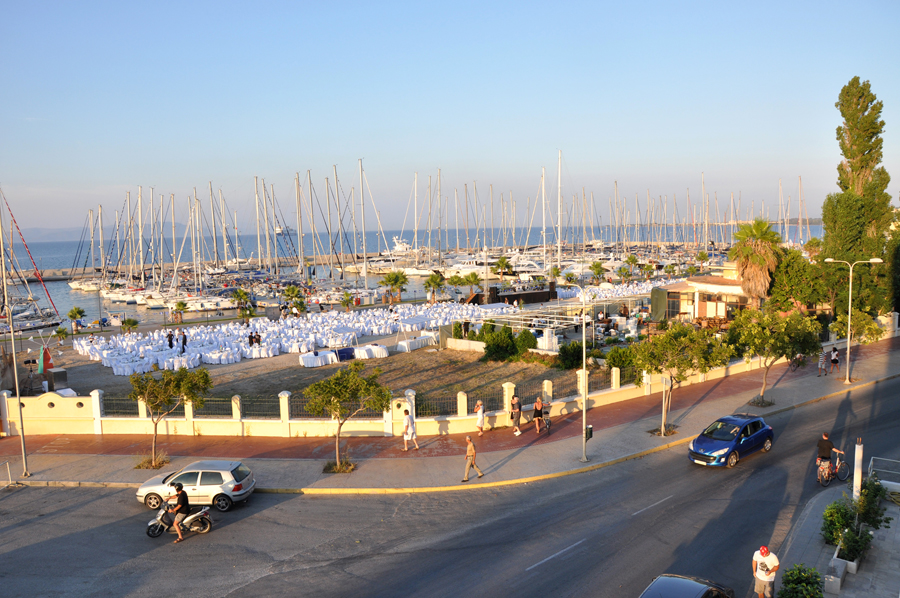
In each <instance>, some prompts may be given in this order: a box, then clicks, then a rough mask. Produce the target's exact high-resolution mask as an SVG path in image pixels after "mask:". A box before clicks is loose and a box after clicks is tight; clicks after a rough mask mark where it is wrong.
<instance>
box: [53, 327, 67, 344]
mask: <svg viewBox="0 0 900 598" xmlns="http://www.w3.org/2000/svg"><path fill="white" fill-rule="evenodd" d="M53 336H55V337H56V346H57V347H58V346H60V345H62V344H63V343H64V342H65V340H66V339H67V338H68V337H69V331H68V330H66V329H65V328H64V327H63V326H60V327H59V328H57V329H56V330H54V331H53Z"/></svg>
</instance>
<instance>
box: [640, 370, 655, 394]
mask: <svg viewBox="0 0 900 598" xmlns="http://www.w3.org/2000/svg"><path fill="white" fill-rule="evenodd" d="M641 376H642V378H641V379H642V380H643V381H644V396H647V395H651V394H653V390H652V389H651V387H652V386H653V385H652V384H651V382H652V380H653V377H652V376H651V375H650V374H648V373H647V372H641Z"/></svg>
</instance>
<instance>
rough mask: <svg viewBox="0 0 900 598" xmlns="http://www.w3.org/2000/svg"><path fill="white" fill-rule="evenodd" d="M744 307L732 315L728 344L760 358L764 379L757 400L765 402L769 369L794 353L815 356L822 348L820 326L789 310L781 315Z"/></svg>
mask: <svg viewBox="0 0 900 598" xmlns="http://www.w3.org/2000/svg"><path fill="white" fill-rule="evenodd" d="M767 307H768V309H765V310H762V311H760V310H756V309H745V310H742V311H740V312H738V313H737V315H735V317H734V320H733V321H732V322H731V327H730V328H729V331H728V336H729V343H730V344H731V346H732V347H734V348H735V350H736V351H737V353H738V354H740V355H744V356H745V357H746V356H752V355H758V356H759V357H760V359H761V360H762V367H763V379H762V388H761V389H760V391H759V400H760V402H763V401H765V396H766V387H767V386H768V379H769V370H770V369H771V368H772V366H773V365H775V362H776V361H778V360H779V359H782V358H784V359H793V358H794V357H795V356H796V355H814V354H815V353H816V352H817V351H818V350H819V349H820V348H821V347H820V345H819V332H820V331H821V330H822V326H821V325H820V324H819V323H818V322H817V321H816V320H815V319H814V318H810V317H807V316H804V315H803V314H801V313H800V312H798V311H792V312H790V313H789V314H787V315H786V316H782V315H781V314H780V313H778V311H777V310H776V309H775V308H774V306H772V307H769V306H768V305H767Z"/></svg>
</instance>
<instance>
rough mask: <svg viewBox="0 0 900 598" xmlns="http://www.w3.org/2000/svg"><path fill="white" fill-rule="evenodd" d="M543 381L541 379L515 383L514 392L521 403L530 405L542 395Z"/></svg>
mask: <svg viewBox="0 0 900 598" xmlns="http://www.w3.org/2000/svg"><path fill="white" fill-rule="evenodd" d="M543 392H544V383H543V381H541V380H535V381H528V382H521V383H519V384H516V394H517V395H519V402H520V403H521V404H522V405H531V404H533V403H534V400H535V399H536V398H538V397H540V396H542V395H543Z"/></svg>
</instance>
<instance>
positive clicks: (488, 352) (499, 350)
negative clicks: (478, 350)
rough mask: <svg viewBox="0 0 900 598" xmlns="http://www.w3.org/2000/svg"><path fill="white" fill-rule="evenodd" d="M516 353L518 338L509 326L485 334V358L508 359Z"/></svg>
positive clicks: (493, 359)
mask: <svg viewBox="0 0 900 598" xmlns="http://www.w3.org/2000/svg"><path fill="white" fill-rule="evenodd" d="M492 328H493V326H492ZM516 353H517V349H516V339H515V338H513V334H512V329H510V327H509V326H504V327H503V328H501V329H500V330H498V331H496V332H489V333H487V334H486V335H485V336H484V358H485V359H487V360H488V361H506V360H507V359H509V358H510V357H512V356H513V355H515V354H516Z"/></svg>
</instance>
